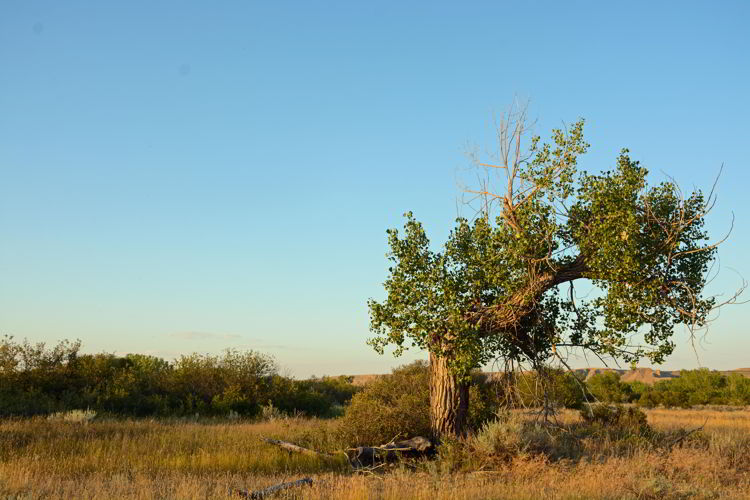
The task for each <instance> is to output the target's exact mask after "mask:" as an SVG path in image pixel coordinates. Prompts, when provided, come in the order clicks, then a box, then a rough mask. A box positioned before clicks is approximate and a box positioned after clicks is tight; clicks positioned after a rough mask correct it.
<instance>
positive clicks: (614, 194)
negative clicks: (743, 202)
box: [369, 116, 717, 376]
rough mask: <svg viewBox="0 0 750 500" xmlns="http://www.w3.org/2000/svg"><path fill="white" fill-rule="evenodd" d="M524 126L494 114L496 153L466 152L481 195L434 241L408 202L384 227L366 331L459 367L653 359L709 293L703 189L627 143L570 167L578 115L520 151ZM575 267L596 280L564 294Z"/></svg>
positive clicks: (699, 311)
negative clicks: (378, 286) (557, 359)
mask: <svg viewBox="0 0 750 500" xmlns="http://www.w3.org/2000/svg"><path fill="white" fill-rule="evenodd" d="M524 127H525V125H524V117H523V116H521V117H516V119H515V121H513V120H509V121H506V122H504V123H503V127H501V129H500V132H499V134H498V137H499V142H500V148H499V153H498V155H497V158H499V161H496V162H494V163H481V162H477V163H478V165H480V166H481V167H483V168H484V169H485V171H486V172H487V173H488V178H487V179H488V181H487V182H482V183H481V186H480V187H479V188H478V189H474V190H469V192H470V193H473V195H475V196H476V198H477V199H478V200H480V201H481V205H482V207H481V209H479V210H478V211H477V214H476V217H474V218H473V220H470V219H467V218H459V219H457V220H456V224H455V227H454V229H453V230H452V231H451V233H450V236H449V237H448V240H447V241H446V242H445V244H444V245H443V246H442V248H441V249H440V250H439V251H436V250H434V249H433V248H432V247H431V245H430V241H429V239H428V237H427V234H426V232H425V230H424V227H423V226H422V224H421V223H420V222H419V221H417V219H416V218H415V217H414V216H413V214H412V213H410V212H409V213H406V214H405V217H406V222H405V224H404V228H403V232H401V231H399V230H397V229H390V230H388V232H387V233H388V243H389V245H390V253H389V254H388V258H389V259H390V261H391V263H392V264H391V267H390V268H389V275H388V278H387V280H386V281H385V283H384V286H385V291H386V298H385V300H383V301H377V300H370V301H369V309H370V318H371V330H372V332H373V333H374V334H375V336H374V337H373V338H372V339H371V340H370V341H369V343H370V344H371V345H372V346H373V347H374V348H375V349H376V350H377V351H379V352H381V353H382V352H383V350H384V348H385V347H386V346H388V345H393V346H395V348H396V353H397V354H399V353H400V352H401V351H402V350H403V349H405V348H407V347H409V346H416V347H419V348H422V349H427V350H429V351H430V352H431V353H434V354H436V355H437V356H441V357H445V358H446V359H447V360H448V361H449V363H450V366H451V368H452V370H453V372H454V373H455V374H457V375H459V376H466V375H467V374H468V372H469V370H471V369H472V368H475V367H477V366H480V365H482V364H485V363H487V362H489V361H490V360H492V359H494V358H497V357H501V358H504V359H505V360H507V361H510V362H516V363H519V362H531V363H532V364H533V365H536V364H538V363H540V362H544V361H545V360H549V359H550V358H552V357H554V356H556V355H557V356H559V354H558V353H559V350H560V349H561V348H582V349H586V350H587V351H590V352H593V353H595V354H596V355H599V356H611V357H614V358H618V359H622V360H625V361H627V362H631V363H634V362H637V361H638V360H639V359H642V358H644V357H646V358H648V359H650V360H651V361H652V362H655V363H659V362H662V361H663V360H664V359H665V357H666V356H668V355H669V354H670V353H671V352H672V351H673V349H674V346H675V344H674V342H673V341H672V339H671V337H672V333H673V331H674V328H675V326H676V325H678V324H685V325H688V326H689V327H690V328H699V327H701V326H702V325H705V324H706V322H707V321H708V317H709V312H710V311H711V310H712V309H713V308H714V307H715V306H716V305H717V304H716V301H715V299H714V298H713V297H710V296H706V295H705V293H704V287H705V285H706V279H707V273H708V271H709V267H710V265H711V264H712V262H713V260H714V258H715V252H716V244H711V243H710V242H709V241H708V234H707V232H706V230H705V227H704V225H705V216H706V214H707V213H708V212H709V210H710V209H711V207H712V204H713V193H709V194H708V196H706V195H704V194H703V193H702V192H701V191H700V190H696V191H694V192H692V193H690V194H689V195H688V196H685V195H684V194H683V193H682V191H681V190H680V189H679V187H678V186H677V185H676V183H675V182H672V181H671V180H667V181H665V182H662V183H660V184H657V185H652V186H649V185H648V182H647V174H648V171H647V170H646V168H644V167H643V166H641V165H640V164H639V162H637V161H634V160H632V159H631V157H630V156H629V152H628V150H627V149H623V150H622V152H621V153H620V155H619V156H618V157H617V159H616V162H615V164H614V166H613V168H611V169H610V170H606V171H602V172H599V173H588V172H585V171H582V170H581V169H579V167H578V159H579V157H580V156H581V155H583V154H584V153H586V150H587V148H588V146H589V145H588V144H587V143H586V142H585V140H584V135H583V132H584V121H583V120H579V121H578V122H576V123H575V124H574V125H573V126H572V127H570V128H569V129H568V130H567V131H564V130H554V131H553V133H552V137H551V140H550V141H549V142H546V143H542V141H541V140H540V138H539V137H538V136H536V137H533V138H531V140H530V143H529V146H528V148H527V149H526V150H525V152H523V151H522V149H521V145H522V144H521V136H522V135H523V134H524V133H525V128H524ZM495 173H497V174H500V177H501V179H502V185H503V190H502V192H497V191H496V190H495V189H492V185H491V182H489V179H490V177H489V175H491V174H495ZM577 280H588V281H589V283H590V284H591V285H592V286H593V287H594V288H595V291H594V292H593V293H591V294H588V298H578V297H576V294H575V292H574V288H573V286H574V285H573V283H574V282H575V281H577Z"/></svg>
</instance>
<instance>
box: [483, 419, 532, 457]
mask: <svg viewBox="0 0 750 500" xmlns="http://www.w3.org/2000/svg"><path fill="white" fill-rule="evenodd" d="M523 428H524V422H523V419H522V417H520V416H519V415H517V414H513V413H506V414H503V415H499V416H498V417H497V418H496V419H495V420H491V421H489V422H486V423H485V424H484V425H482V427H481V428H480V429H479V431H478V432H477V433H476V435H474V436H473V438H472V445H473V446H474V448H476V449H477V450H478V451H480V452H482V453H485V454H487V455H501V456H513V455H516V454H517V453H519V452H520V451H521V450H522V448H523V444H522V432H523Z"/></svg>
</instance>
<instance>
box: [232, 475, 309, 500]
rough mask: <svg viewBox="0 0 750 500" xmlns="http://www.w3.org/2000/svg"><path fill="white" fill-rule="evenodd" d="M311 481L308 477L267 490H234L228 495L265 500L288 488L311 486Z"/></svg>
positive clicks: (270, 487)
mask: <svg viewBox="0 0 750 500" xmlns="http://www.w3.org/2000/svg"><path fill="white" fill-rule="evenodd" d="M312 484H313V480H312V479H310V478H309V477H303V478H302V479H298V480H296V481H291V482H288V483H281V484H277V485H275V486H269V487H268V488H264V489H262V490H255V491H248V490H236V491H231V490H230V492H229V493H230V495H232V494H236V495H237V496H240V497H242V498H253V499H260V498H266V497H269V496H271V495H273V494H275V493H278V492H280V491H283V490H286V489H289V488H295V487H298V486H312Z"/></svg>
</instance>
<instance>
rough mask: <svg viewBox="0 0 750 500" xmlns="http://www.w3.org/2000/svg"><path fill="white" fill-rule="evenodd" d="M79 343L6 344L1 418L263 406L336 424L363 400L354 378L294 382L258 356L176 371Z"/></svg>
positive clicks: (204, 360)
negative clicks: (333, 419)
mask: <svg viewBox="0 0 750 500" xmlns="http://www.w3.org/2000/svg"><path fill="white" fill-rule="evenodd" d="M79 348H80V343H79V342H73V343H71V342H68V341H63V342H60V343H59V344H57V345H55V346H52V347H47V346H45V345H44V344H35V345H32V344H30V343H28V342H26V341H24V342H15V341H14V340H13V338H12V337H4V338H2V339H0V416H10V415H25V416H29V415H38V414H50V413H54V412H65V411H68V410H74V409H77V408H90V409H91V410H94V411H97V412H100V413H110V414H117V415H132V416H173V415H195V414H196V413H198V414H200V415H230V414H232V415H237V416H239V415H242V416H244V417H253V416H257V415H258V414H259V413H260V411H261V407H262V405H268V404H269V402H270V404H271V405H272V406H273V407H275V408H277V409H278V410H279V411H281V412H284V413H288V414H296V413H304V414H306V415H309V416H336V415H337V414H340V413H341V408H342V406H343V405H344V404H346V403H347V402H348V401H349V400H350V399H351V397H352V395H353V394H354V393H355V392H356V390H357V388H356V387H354V386H353V385H352V384H351V383H350V382H351V381H350V379H348V378H346V377H337V378H322V379H312V380H293V379H290V378H287V377H282V376H280V375H279V374H278V368H277V365H276V362H275V361H274V360H273V359H272V358H271V357H269V356H267V355H264V354H261V353H258V352H254V351H245V352H242V351H237V350H226V351H224V353H223V354H221V355H218V356H217V355H208V354H191V355H189V356H182V357H180V358H179V359H177V360H176V361H174V362H173V363H170V362H167V361H165V360H163V359H160V358H157V357H154V356H146V355H142V354H129V355H127V356H124V357H119V356H115V355H113V354H106V353H102V354H80V353H79Z"/></svg>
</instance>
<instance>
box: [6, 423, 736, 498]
mask: <svg viewBox="0 0 750 500" xmlns="http://www.w3.org/2000/svg"><path fill="white" fill-rule="evenodd" d="M648 416H649V422H650V423H651V425H652V426H653V427H654V428H656V429H661V430H664V431H670V430H674V429H677V428H680V429H686V428H687V429H690V428H695V427H698V426H700V425H702V424H704V422H705V429H704V430H703V431H702V432H701V433H697V434H694V435H693V436H691V439H690V440H686V441H685V442H681V443H680V445H679V446H675V447H673V448H672V449H671V450H668V449H662V450H649V449H646V448H644V449H635V451H632V452H630V453H626V454H621V455H618V454H616V453H607V452H606V450H600V451H598V452H596V453H590V454H588V455H586V456H584V457H582V458H581V459H579V460H556V461H553V460H550V459H548V458H546V457H545V456H544V455H538V454H537V455H535V454H522V455H520V456H518V457H516V458H513V459H511V460H509V461H506V462H502V463H495V464H492V465H488V466H486V467H484V468H485V470H483V471H481V472H475V473H468V472H462V473H451V472H447V469H446V467H444V464H441V463H440V462H439V461H425V462H422V463H420V464H418V468H417V471H416V472H414V471H410V470H407V469H406V468H398V469H396V470H395V471H393V472H392V473H389V474H385V475H382V476H375V475H367V476H355V475H351V474H350V473H348V471H347V467H348V466H347V464H346V463H345V461H344V460H343V457H342V458H341V459H338V458H336V459H332V460H319V459H316V458H310V457H305V456H300V455H289V454H288V453H287V452H284V451H282V450H279V449H277V448H275V447H272V446H269V445H266V444H265V443H263V442H262V441H260V439H259V437H260V436H261V435H263V436H268V437H276V438H281V439H287V440H290V441H294V442H297V443H299V444H302V445H306V446H310V447H313V448H316V449H322V450H331V451H332V450H335V449H337V448H340V447H342V446H343V444H342V443H341V442H340V441H339V439H338V437H337V432H336V422H334V421H320V420H302V419H297V420H289V421H277V422H272V423H255V424H250V423H210V422H209V423H196V422H179V421H171V422H160V421H102V422H96V421H95V422H92V423H90V424H78V423H70V422H51V421H47V420H42V419H34V420H22V421H20V420H19V421H6V422H0V498H6V497H7V498H18V499H22V498H23V499H26V498H28V499H32V498H34V499H37V498H82V499H83V498H127V499H166V498H169V499H199V498H200V499H213V498H227V491H228V489H229V488H248V489H257V488H261V487H265V486H269V485H272V484H275V483H278V482H282V481H288V480H294V479H297V478H299V477H302V476H310V477H312V478H313V479H314V481H315V483H314V485H313V487H305V488H300V489H297V490H295V491H293V492H291V493H290V494H288V495H287V496H286V497H285V496H284V495H279V496H278V497H279V498H310V499H342V500H344V499H347V500H348V499H371V498H372V499H380V498H382V499H410V498H414V499H425V500H428V499H429V500H435V499H454V498H455V499H466V500H474V499H503V498H507V499H511V498H512V499H536V498H548V499H586V498H605V499H657V498H658V499H661V498H666V499H688V498H690V499H693V498H695V499H700V498H706V499H708V498H749V499H750V412H749V411H746V410H743V411H718V410H651V411H649V412H648ZM576 418H577V415H576V413H575V412H565V413H564V414H563V415H562V420H567V421H569V422H570V421H574V420H575V419H576Z"/></svg>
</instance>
